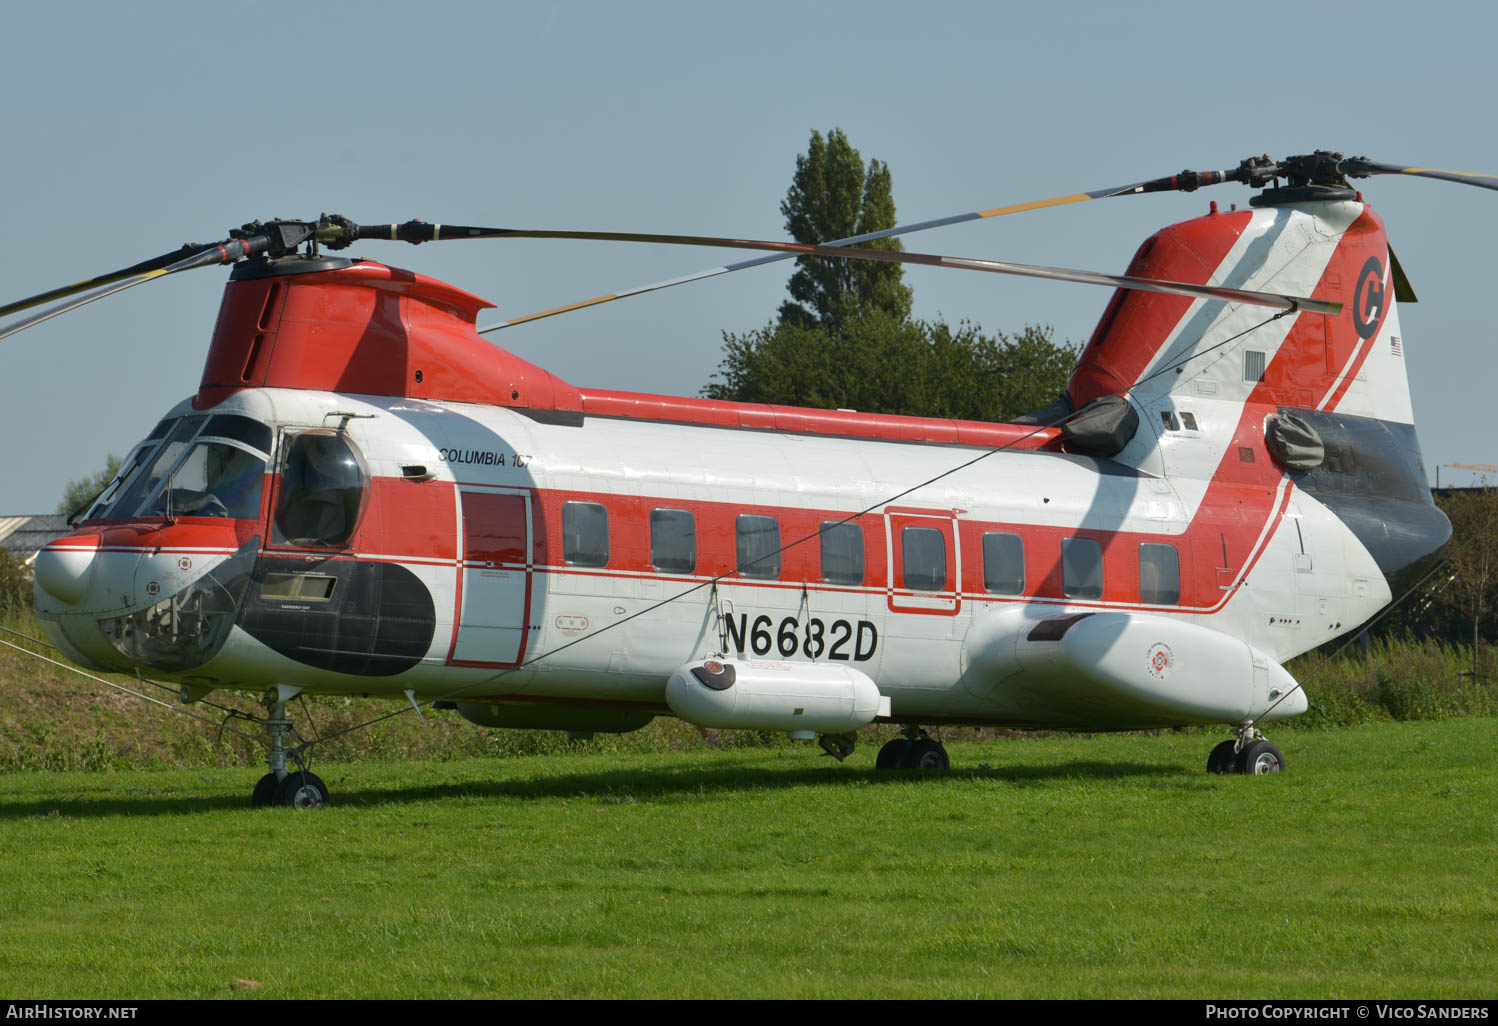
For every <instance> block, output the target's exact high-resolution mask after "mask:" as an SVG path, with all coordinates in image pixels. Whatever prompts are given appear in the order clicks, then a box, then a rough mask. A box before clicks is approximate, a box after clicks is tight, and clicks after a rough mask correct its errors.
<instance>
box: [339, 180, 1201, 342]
mask: <svg viewBox="0 0 1498 1026" xmlns="http://www.w3.org/2000/svg"><path fill="white" fill-rule="evenodd" d="M1227 175H1228V172H1223V171H1206V172H1201V173H1196V172H1191V171H1183V172H1182V173H1181V174H1179V175H1169V176H1167V177H1165V178H1153V179H1150V180H1149V181H1145V182H1134V183H1132V184H1130V185H1117V186H1114V187H1112V188H1108V189H1094V190H1093V191H1092V192H1073V193H1068V194H1066V195H1065V196H1053V197H1051V198H1050V199H1042V200H1031V201H1030V202H1028V203H1012V204H1009V205H1008V206H1003V207H990V208H989V209H987V210H970V211H967V212H966V213H961V214H952V215H950V216H949V217H938V218H934V219H932V220H930V221H916V222H914V223H912V224H902V225H896V226H895V227H893V228H884V229H881V230H880V231H877V232H865V233H864V234H862V235H850V236H848V237H847V238H845V239H833V240H831V241H830V242H826V243H823V245H826V246H856V245H858V244H859V243H863V242H874V241H875V240H877V239H890V238H895V237H896V236H900V235H909V234H911V233H914V232H924V231H927V230H929V229H932V228H945V227H946V226H947V225H951V224H962V223H963V222H965V221H981V220H983V219H985V218H989V217H1002V216H1003V215H1005V214H1019V213H1023V212H1024V211H1027V210H1042V209H1044V208H1046V207H1060V206H1066V205H1067V204H1069V203H1084V202H1086V201H1087V200H1095V199H1108V198H1111V197H1113V196H1131V195H1136V194H1140V193H1147V192H1166V191H1173V190H1184V191H1190V190H1192V189H1196V188H1198V187H1200V186H1202V185H1215V184H1217V183H1218V182H1221V181H1226V180H1227ZM408 225H410V226H413V227H412V228H410V229H409V230H405V229H407V226H408ZM414 226H420V227H414ZM403 230H404V231H403ZM429 233H430V234H429ZM354 237H355V238H359V239H390V240H396V241H404V242H413V243H419V242H436V241H442V240H449V239H455V238H467V239H476V238H493V237H494V236H492V235H488V234H485V229H470V228H462V227H457V226H451V225H446V226H444V225H428V224H424V223H423V222H419V221H412V222H407V224H405V225H400V224H383V225H358V226H357V227H356V228H355V231H354ZM544 237H554V236H544ZM798 255H799V254H796V253H776V254H774V255H772V256H762V257H754V258H753V259H750V260H740V261H737V262H735V263H732V264H724V265H723V266H721V267H711V268H708V269H707V270H705V271H698V272H696V273H694V274H684V275H682V276H680V277H678V278H667V279H666V280H665V281H658V282H652V283H651V284H649V285H640V286H637V287H635V288H632V289H625V290H624V291H623V292H609V293H606V294H604V295H602V296H594V297H593V298H592V299H584V300H582V301H580V302H577V303H568V304H567V305H566V306H557V307H552V308H551V309H550V310H541V311H539V312H537V313H533V314H526V315H525V316H524V317H515V318H512V319H510V320H508V321H500V322H499V323H498V324H492V325H490V326H489V327H487V328H480V329H479V334H481V335H482V334H485V333H487V332H490V331H498V330H499V329H500V328H511V327H514V326H515V325H517V324H525V323H526V322H528V321H539V320H541V319H543V318H546V317H555V316H556V315H557V314H563V313H569V312H571V311H573V310H582V309H584V308H586V307H590V306H598V305H600V304H602V303H612V302H613V301H614V300H616V299H624V298H625V297H627V296H638V295H642V294H643V293H646V292H656V291H659V290H660V289H668V288H670V287H672V286H673V285H685V284H686V283H687V282H692V281H701V280H703V279H704V278H715V277H717V276H718V275H720V274H729V273H731V272H733V271H742V270H745V269H746V268H749V267H758V266H760V265H761V264H773V263H775V262H777V261H780V260H790V259H791V258H792V257H794V256H798Z"/></svg>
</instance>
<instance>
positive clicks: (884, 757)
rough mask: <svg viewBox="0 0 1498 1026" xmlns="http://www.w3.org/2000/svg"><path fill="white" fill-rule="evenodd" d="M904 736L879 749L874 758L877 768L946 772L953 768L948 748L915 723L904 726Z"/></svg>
mask: <svg viewBox="0 0 1498 1026" xmlns="http://www.w3.org/2000/svg"><path fill="white" fill-rule="evenodd" d="M902 730H903V733H904V735H905V736H904V737H897V738H895V739H894V740H893V741H888V742H886V743H885V745H884V747H883V748H881V749H879V755H878V757H877V758H875V760H874V768H875V769H876V770H892V769H913V770H923V771H925V772H927V773H945V772H947V771H948V770H949V769H951V768H952V760H951V759H949V758H947V750H946V748H944V747H943V746H942V743H941V742H940V741H937V740H935V739H934V738H932V737H931V735H929V734H927V733H926V731H925V730H924V729H922V728H921V727H919V726H916V725H914V724H906V725H905V727H903V728H902Z"/></svg>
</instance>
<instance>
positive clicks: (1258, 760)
mask: <svg viewBox="0 0 1498 1026" xmlns="http://www.w3.org/2000/svg"><path fill="white" fill-rule="evenodd" d="M1284 770H1285V753H1284V752H1281V751H1280V750H1279V749H1278V748H1277V747H1275V746H1274V745H1272V744H1270V743H1269V740H1268V739H1267V738H1265V737H1264V735H1263V734H1261V733H1259V730H1258V728H1257V727H1255V726H1254V725H1253V724H1252V723H1245V724H1243V725H1242V726H1241V727H1239V728H1238V736H1237V738H1235V739H1234V740H1232V741H1224V742H1222V744H1220V745H1218V746H1217V747H1216V748H1214V749H1212V754H1210V755H1208V756H1207V772H1208V773H1247V774H1249V775H1251V776H1260V775H1262V774H1264V773H1283V772H1284Z"/></svg>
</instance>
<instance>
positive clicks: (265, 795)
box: [250, 773, 281, 809]
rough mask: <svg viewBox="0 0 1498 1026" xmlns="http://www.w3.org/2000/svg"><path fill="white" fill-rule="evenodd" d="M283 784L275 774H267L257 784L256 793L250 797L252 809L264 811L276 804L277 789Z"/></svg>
mask: <svg viewBox="0 0 1498 1026" xmlns="http://www.w3.org/2000/svg"><path fill="white" fill-rule="evenodd" d="M280 785H281V782H280V781H279V780H277V779H276V775H275V774H274V773H267V774H266V775H265V776H263V777H261V778H260V779H259V780H257V781H256V782H255V790H254V793H252V794H251V795H250V808H252V809H263V808H265V807H266V806H267V805H274V804H276V789H277V788H278V787H280Z"/></svg>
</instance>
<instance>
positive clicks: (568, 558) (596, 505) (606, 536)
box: [561, 499, 613, 568]
mask: <svg viewBox="0 0 1498 1026" xmlns="http://www.w3.org/2000/svg"><path fill="white" fill-rule="evenodd" d="M568 507H586V508H590V509H597V510H598V511H599V512H600V513H601V514H603V561H602V562H599V563H594V562H586V561H583V560H580V559H573V558H572V557H573V555H580V554H581V553H573V552H571V551H570V550H569V547H568V546H569V544H570V543H569V541H568V531H567V510H568ZM561 518H562V521H561V522H562V562H563V563H564V564H565V565H567V566H580V567H589V568H597V567H604V566H608V565H609V557H610V556H611V555H612V553H613V544H612V543H613V538H612V536H611V535H610V533H609V532H610V525H609V508H608V507H607V506H605V505H604V504H603V503H601V502H589V501H588V500H586V499H570V500H568V501H566V502H564V503H562V512H561ZM579 537H581V532H579Z"/></svg>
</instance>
